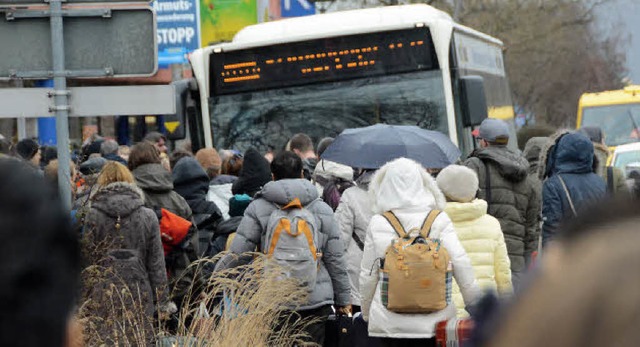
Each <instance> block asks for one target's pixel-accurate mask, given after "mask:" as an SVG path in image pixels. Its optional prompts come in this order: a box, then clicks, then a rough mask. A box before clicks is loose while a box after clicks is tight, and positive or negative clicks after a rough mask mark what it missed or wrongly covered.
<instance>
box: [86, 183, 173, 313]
mask: <svg viewBox="0 0 640 347" xmlns="http://www.w3.org/2000/svg"><path fill="white" fill-rule="evenodd" d="M143 196H144V195H143V193H142V191H141V190H140V189H139V188H137V187H136V186H134V185H132V184H128V183H124V182H116V183H112V184H110V185H108V186H106V187H104V188H101V189H100V190H98V191H97V192H96V193H95V195H94V196H93V197H92V198H91V207H90V209H89V212H88V215H87V218H86V225H85V230H86V232H85V233H84V235H83V237H84V239H85V246H86V247H88V248H87V249H89V250H93V251H101V252H106V251H108V250H110V249H132V250H135V251H137V254H138V258H139V259H140V261H142V263H143V265H144V268H145V270H146V273H147V274H148V278H146V279H138V280H139V281H137V282H138V283H140V282H144V285H143V287H144V288H145V290H144V291H146V293H145V292H142V293H141V294H142V296H143V301H145V306H146V307H145V308H146V311H147V312H151V313H153V311H154V307H155V306H154V305H153V301H154V299H155V298H156V291H157V290H160V291H164V292H165V294H166V290H165V289H166V287H167V272H166V268H165V262H164V252H163V250H162V242H161V240H160V229H159V226H158V218H157V217H156V215H155V213H154V212H153V211H151V210H150V209H148V208H145V207H144V201H143V200H142V199H143ZM117 224H119V225H120V229H119V230H118V228H117V226H116V225H117ZM101 247H104V248H101ZM96 256H98V257H100V255H99V254H96ZM141 289H142V288H141ZM132 291H133V289H132ZM147 295H148V296H147Z"/></svg>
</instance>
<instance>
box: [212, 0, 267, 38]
mask: <svg viewBox="0 0 640 347" xmlns="http://www.w3.org/2000/svg"><path fill="white" fill-rule="evenodd" d="M256 23H258V5H257V0H200V28H201V31H202V33H201V39H202V47H206V46H209V45H211V44H213V43H218V42H222V41H231V39H233V36H234V35H235V34H236V33H237V32H238V31H240V30H241V29H242V28H244V27H246V26H249V25H252V24H256Z"/></svg>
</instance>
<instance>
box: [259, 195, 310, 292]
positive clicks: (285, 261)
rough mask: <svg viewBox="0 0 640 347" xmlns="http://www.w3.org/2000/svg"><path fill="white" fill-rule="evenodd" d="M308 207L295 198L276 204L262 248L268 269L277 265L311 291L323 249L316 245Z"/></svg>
mask: <svg viewBox="0 0 640 347" xmlns="http://www.w3.org/2000/svg"><path fill="white" fill-rule="evenodd" d="M313 203H315V201H314V202H312V203H311V204H313ZM311 204H309V205H307V207H308V206H310V205H311ZM307 207H305V206H302V204H301V203H300V200H299V199H297V198H296V199H294V200H293V201H291V202H290V203H289V204H287V205H285V206H283V207H279V206H278V208H277V209H276V210H274V211H273V212H272V213H271V216H270V217H269V222H268V223H267V233H266V237H265V238H264V243H263V245H262V249H263V252H264V253H265V254H266V255H267V259H268V262H267V269H273V268H278V270H279V271H282V272H283V274H284V276H285V277H287V278H294V279H297V280H299V281H300V282H301V284H302V286H303V287H306V288H307V290H308V291H309V292H311V291H312V290H313V289H314V287H315V284H316V278H317V276H318V264H319V261H320V257H321V256H322V253H321V252H320V250H319V249H318V245H319V237H318V235H319V231H318V225H317V223H316V218H315V216H314V215H313V214H312V213H311V211H309V210H308V209H307Z"/></svg>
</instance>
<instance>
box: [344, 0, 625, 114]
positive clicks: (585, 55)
mask: <svg viewBox="0 0 640 347" xmlns="http://www.w3.org/2000/svg"><path fill="white" fill-rule="evenodd" d="M343 1H348V0H343ZM352 1H354V2H356V3H357V4H358V6H359V7H371V6H380V5H392V4H397V3H398V2H400V3H427V4H430V5H432V6H434V7H437V8H439V9H441V10H443V11H446V12H448V13H452V14H455V15H456V17H457V20H458V21H459V22H460V23H462V24H465V25H468V26H470V27H472V28H474V29H478V30H480V31H482V32H485V33H488V34H490V35H492V36H495V37H497V38H499V39H501V40H503V42H504V43H505V47H506V51H505V61H506V68H507V73H508V76H509V79H510V82H511V88H512V93H513V96H514V102H515V103H516V104H517V106H519V107H521V108H523V109H525V110H527V111H529V112H532V113H533V114H535V115H536V118H537V119H538V120H541V121H543V122H547V123H549V124H552V125H557V126H569V125H572V124H573V123H574V122H575V116H576V111H577V104H578V99H579V98H580V95H581V94H582V93H584V92H595V91H602V90H606V89H616V88H620V87H621V86H622V78H623V77H624V75H625V73H626V71H625V62H626V56H625V54H624V53H623V52H624V49H623V48H625V44H626V38H625V37H624V36H622V35H621V34H620V33H621V32H622V30H621V29H622V28H620V29H619V30H618V32H616V33H615V35H611V36H610V37H602V35H601V34H600V32H599V29H598V28H597V27H596V25H595V23H594V18H595V13H596V11H597V9H598V8H599V6H601V5H603V4H604V3H606V2H609V1H611V0H581V1H576V0H352Z"/></svg>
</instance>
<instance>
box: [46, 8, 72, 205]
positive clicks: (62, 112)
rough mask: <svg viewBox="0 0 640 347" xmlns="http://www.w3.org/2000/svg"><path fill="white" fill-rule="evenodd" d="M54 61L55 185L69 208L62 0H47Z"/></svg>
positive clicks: (69, 176) (69, 161) (69, 175)
mask: <svg viewBox="0 0 640 347" xmlns="http://www.w3.org/2000/svg"><path fill="white" fill-rule="evenodd" d="M49 6H50V7H49V9H50V11H51V13H50V15H51V19H50V20H51V52H52V62H53V76H54V77H53V88H54V91H53V98H54V106H53V111H55V115H56V137H57V139H58V187H59V191H60V199H61V202H62V206H63V207H64V208H65V210H67V211H71V198H72V197H71V173H70V171H71V170H70V164H71V155H70V153H69V91H68V90H67V78H66V74H65V64H64V31H63V24H62V2H61V0H49Z"/></svg>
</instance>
